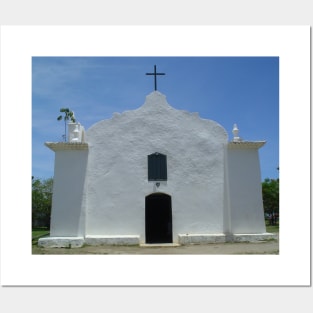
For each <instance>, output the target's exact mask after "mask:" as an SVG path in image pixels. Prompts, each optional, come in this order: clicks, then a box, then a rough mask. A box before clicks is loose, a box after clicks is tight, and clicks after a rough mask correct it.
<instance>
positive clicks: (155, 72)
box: [146, 65, 165, 90]
mask: <svg viewBox="0 0 313 313" xmlns="http://www.w3.org/2000/svg"><path fill="white" fill-rule="evenodd" d="M146 75H154V90H157V75H165V73H157V71H156V65H154V73H146Z"/></svg>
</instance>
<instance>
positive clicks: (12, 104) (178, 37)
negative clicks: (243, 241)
mask: <svg viewBox="0 0 313 313" xmlns="http://www.w3.org/2000/svg"><path fill="white" fill-rule="evenodd" d="M52 55H58V56H106V55H107V56H122V55H127V56H140V55H142V56H154V55H157V56H163V55H164V56H170V55H172V56H279V58H280V155H281V158H280V190H281V200H280V207H281V219H280V221H281V227H280V254H279V255H264V256H263V255H262V256H257V255H249V256H240V255H232V256H221V255H207V256H206V255H204V256H193V255H186V256H179V255H169V256H161V255H159V256H149V255H145V256H143V255H139V256H135V255H134V256H125V255H102V256H92V255H88V256H73V255H70V256H68V255H57V256H56V255H54V256H48V255H45V256H40V255H32V254H31V240H30V230H31V212H30V200H31V197H30V195H31V184H30V181H31V180H30V177H31V57H32V56H52ZM12 113H14V118H13V119H12ZM309 136H310V27H309V26H2V28H1V283H2V285H6V286H9V285H10V286H12V285H15V286H17V285H23V286H25V285H27V286H33V285H36V286H38V285H40V286H42V285H50V286H51V285H52V286H64V285H66V286H68V285H73V286H78V285H79V286H91V285H92V286H126V285H127V286H173V285H174V286H286V285H288V286H308V285H309V284H310V279H311V273H310V189H309V188H310V170H309V168H310V144H309V143H310V141H309ZM17 191H18V192H17ZM295 216H296V217H297V216H300V217H301V218H300V219H301V221H299V223H295V221H294V217H295ZM14 230H18V232H16V233H15V232H14ZM151 262H156V263H157V264H158V266H154V271H153V272H151V271H149V268H151V267H150V265H149V266H148V267H147V264H149V263H151ZM273 271H274V272H275V275H273ZM147 273H149V274H147Z"/></svg>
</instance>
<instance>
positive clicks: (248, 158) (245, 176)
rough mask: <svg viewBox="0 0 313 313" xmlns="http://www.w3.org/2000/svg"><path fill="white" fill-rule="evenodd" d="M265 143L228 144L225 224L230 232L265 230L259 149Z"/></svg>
mask: <svg viewBox="0 0 313 313" xmlns="http://www.w3.org/2000/svg"><path fill="white" fill-rule="evenodd" d="M263 144H264V142H239V143H229V145H228V149H227V156H226V158H227V162H226V168H227V172H228V175H227V176H228V177H227V180H228V186H227V187H228V188H227V189H226V190H227V192H226V193H225V204H226V206H227V205H228V208H227V209H226V210H225V220H227V222H226V223H225V226H228V228H226V230H227V231H230V232H231V233H233V234H257V233H265V222H264V210H263V201H262V185H261V173H260V161H259V152H258V149H259V148H260V147H261V146H262V145H263Z"/></svg>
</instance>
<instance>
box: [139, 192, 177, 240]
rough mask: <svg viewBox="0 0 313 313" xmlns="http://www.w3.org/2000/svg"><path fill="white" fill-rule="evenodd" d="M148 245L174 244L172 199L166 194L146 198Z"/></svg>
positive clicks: (156, 194)
mask: <svg viewBox="0 0 313 313" xmlns="http://www.w3.org/2000/svg"><path fill="white" fill-rule="evenodd" d="M145 213H146V215H145V222H146V243H172V242H173V233H172V199H171V196H169V195H167V194H165V193H153V194H151V195H149V196H147V197H146V209H145Z"/></svg>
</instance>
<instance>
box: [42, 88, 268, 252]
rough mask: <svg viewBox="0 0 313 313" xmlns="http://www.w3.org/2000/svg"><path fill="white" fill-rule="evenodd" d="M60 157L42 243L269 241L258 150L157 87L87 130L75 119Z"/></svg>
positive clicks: (58, 148) (57, 146)
mask: <svg viewBox="0 0 313 313" xmlns="http://www.w3.org/2000/svg"><path fill="white" fill-rule="evenodd" d="M68 127H69V135H68V141H67V142H46V143H45V145H46V146H47V147H48V148H50V149H51V150H52V151H54V153H55V172H54V186H53V199H52V213H51V230H50V237H46V238H41V239H40V240H39V245H40V246H45V247H80V246H82V245H83V244H89V245H145V244H180V245H187V244H197V243H212V242H227V241H254V240H264V239H268V238H270V237H271V235H272V234H268V233H266V229H265V221H264V212H263V202H262V190H261V175H260V162H259V152H258V149H259V148H261V147H262V146H263V145H264V144H265V141H244V140H242V139H241V138H240V137H239V136H238V128H237V126H236V125H234V128H233V138H231V139H230V140H229V139H228V135H227V132H226V130H225V129H224V128H223V127H222V126H221V125H219V124H218V123H217V122H215V121H212V120H208V119H202V118H200V117H199V115H198V114H197V113H189V112H186V111H182V110H177V109H175V108H173V107H172V106H170V105H169V104H168V103H167V100H166V97H165V95H163V94H162V93H160V92H159V91H157V90H155V91H153V92H152V93H150V94H149V95H148V96H147V97H146V100H145V102H144V104H143V105H142V106H140V107H139V108H138V109H136V110H132V111H126V112H123V113H120V114H119V113H115V114H114V115H113V117H112V118H111V119H107V120H102V121H99V122H98V123H96V124H94V125H93V126H92V127H90V128H89V129H88V130H86V131H85V130H84V127H83V126H82V125H80V124H79V123H69V125H68Z"/></svg>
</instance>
